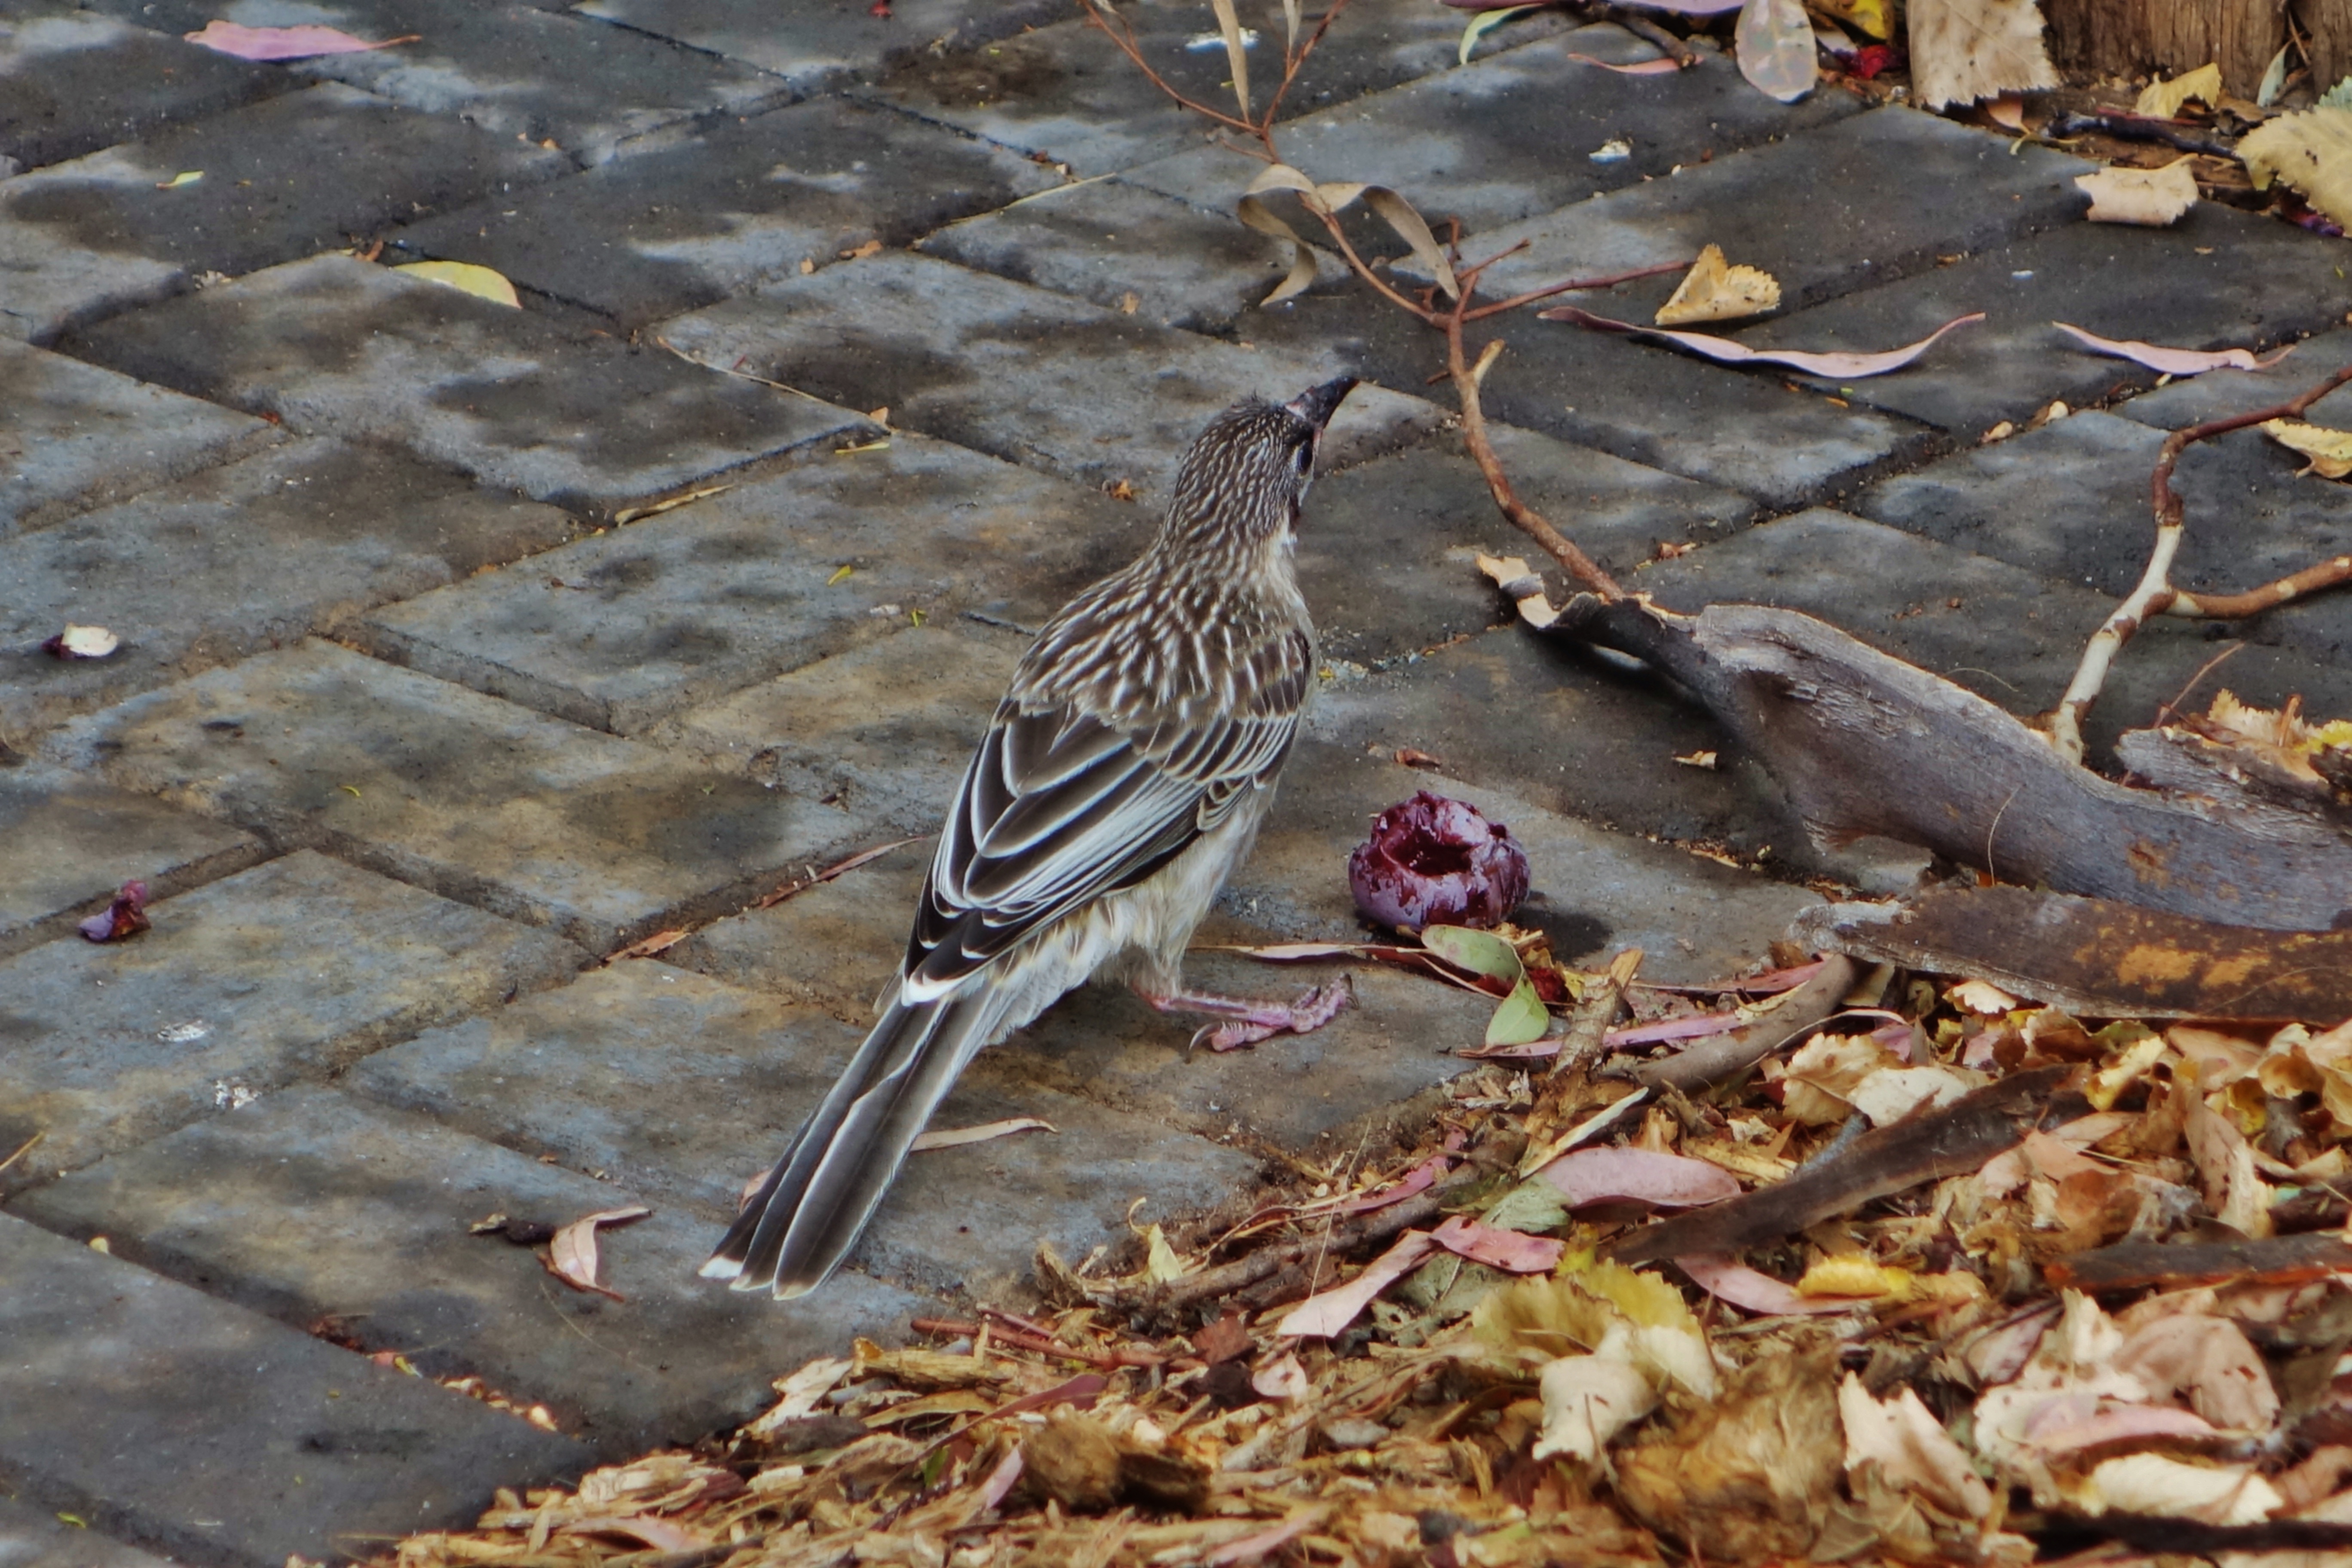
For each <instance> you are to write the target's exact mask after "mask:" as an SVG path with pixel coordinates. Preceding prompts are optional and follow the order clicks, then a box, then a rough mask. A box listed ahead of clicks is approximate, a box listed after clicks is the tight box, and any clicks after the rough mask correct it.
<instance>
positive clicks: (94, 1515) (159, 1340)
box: [0, 1215, 590, 1568]
mask: <svg viewBox="0 0 2352 1568" xmlns="http://www.w3.org/2000/svg"><path fill="white" fill-rule="evenodd" d="M0 1278H5V1279H8V1280H9V1281H10V1288H9V1289H6V1290H5V1291H0V1347H5V1349H0V1408H5V1409H6V1410H7V1412H8V1414H9V1419H8V1420H6V1421H4V1422H0V1470H5V1471H6V1473H7V1474H8V1475H9V1476H10V1478H11V1480H12V1482H13V1483H14V1484H15V1485H16V1486H17V1487H18V1488H20V1489H21V1496H22V1497H28V1498H33V1499H37V1500H38V1506H40V1507H42V1508H44V1509H47V1510H52V1511H53V1512H54V1511H66V1512H71V1513H73V1514H75V1515H76V1517H78V1518H81V1519H84V1520H87V1521H89V1524H90V1525H91V1526H92V1527H93V1528H94V1529H97V1530H102V1531H107V1532H108V1533H109V1534H111V1535H114V1536H117V1537H120V1538H122V1539H125V1540H129V1541H133V1542H139V1543H140V1544H142V1545H143V1546H146V1547H147V1548H149V1549H150V1550H152V1551H153V1552H160V1553H163V1554H165V1555H166V1556H168V1557H169V1558H171V1559H173V1560H176V1561H181V1562H188V1563H211V1564H216V1565H219V1568H280V1565H281V1564H283V1563H285V1561H286V1560H287V1558H289V1556H292V1555H294V1554H296V1553H298V1552H299V1553H300V1554H301V1555H302V1556H304V1557H306V1558H309V1559H311V1560H313V1561H320V1562H323V1561H328V1560H330V1559H332V1558H334V1557H337V1556H341V1555H344V1554H347V1553H358V1552H366V1551H370V1550H373V1548H374V1546H375V1545H376V1544H377V1543H378V1542H382V1541H383V1540H384V1539H386V1538H389V1537H395V1536H401V1535H405V1534H407V1533H408V1532H409V1531H415V1530H436V1529H460V1528H464V1527H466V1526H468V1525H470V1524H471V1523H472V1522H473V1521H474V1520H475V1519H476V1518H477V1517H478V1516H479V1514H480V1513H481V1511H482V1510H483V1509H485V1508H487V1507H488V1506H489V1504H490V1501H491V1493H492V1490H493V1489H495V1488H498V1487H501V1486H505V1487H513V1488H515V1489H518V1490H520V1489H522V1488H525V1487H528V1486H544V1485H547V1484H550V1483H552V1482H559V1481H560V1482H567V1483H568V1482H571V1481H573V1480H576V1479H577V1478H578V1477H579V1475H580V1474H581V1472H582V1471H583V1470H584V1469H586V1468H587V1467H588V1465H589V1463H590V1456H589V1453H588V1450H587V1449H585V1448H583V1447H581V1446H580V1445H579V1444H577V1443H574V1442H572V1441H571V1440H570V1439H568V1438H565V1437H561V1436H555V1435H554V1434H552V1433H548V1432H542V1431H540V1430H539V1429H538V1428H537V1427H534V1426H530V1424H529V1423H528V1422H525V1421H522V1420H520V1419H518V1418H517V1417H515V1416H512V1415H506V1414H504V1413H502V1412H500V1411H496V1410H493V1409H491V1408H490V1407H489V1406H488V1405H483V1404H480V1403H478V1402H477V1401H475V1400H472V1399H468V1398H467V1397H466V1396H464V1395H463V1394H456V1393H453V1392H451V1391H449V1390H447V1389H445V1388H439V1387H436V1386H435V1385H434V1384H429V1383H425V1382H424V1381H422V1380H420V1379H417V1378H414V1377H409V1376H407V1375H405V1374H404V1373H398V1372H395V1371H394V1370H393V1369H391V1368H389V1367H380V1366H374V1365H371V1364H370V1363H368V1362H367V1361H365V1360H363V1359H362V1358H361V1357H359V1356H355V1355H353V1354H352V1353H351V1352H348V1351H342V1350H338V1349H336V1348H335V1347H334V1346H332V1345H330V1344H327V1343H325V1342H321V1341H320V1340H315V1339H312V1338H310V1336H309V1335H307V1334H302V1333H299V1332H296V1331H293V1330H291V1329H289V1328H286V1327H285V1326H283V1325H282V1324H279V1323H275V1322H272V1321H269V1320H268V1318H265V1317H262V1316H260V1315H258V1314H257V1313H254V1312H249V1311H247V1310H245V1309H243V1308H241V1307H234V1306H231V1305H229V1304H228V1303H227V1302H225V1301H219V1300H214V1299H213V1298H212V1297H210V1296H207V1295H205V1294H204V1293H202V1292H201V1291H196V1290H191V1289H188V1288H187V1287H186V1286H184V1285H180V1284H175V1283H174V1282H173V1281H171V1280H168V1279H163V1278H161V1277H160V1276H158V1275H154V1274H151V1273H149V1272H148V1271H147V1270H145V1269H143V1268H133V1267H131V1265H130V1264H127V1263H124V1262H121V1260H119V1259H116V1258H108V1257H105V1256H104V1255H102V1254H100V1253H98V1252H94V1251H92V1250H91V1249H90V1248H89V1247H84V1246H82V1245H80V1244H79V1243H78V1242H72V1241H68V1240H66V1239H65V1238H64V1237H57V1236H52V1235H50V1234H49V1233H48V1232H47V1231H45V1230H42V1229H40V1228H38V1227H37V1226H32V1225H29V1224H27V1223H26V1222H25V1221H23V1220H20V1219H13V1218H10V1217H8V1216H6V1215H0ZM63 1561H64V1563H76V1564H77V1568H79V1564H81V1563H88V1564H89V1565H90V1568H99V1565H100V1564H103V1565H105V1568H117V1565H118V1564H123V1563H124V1562H125V1559H124V1557H123V1555H122V1554H119V1553H108V1554H104V1555H100V1556H95V1557H92V1558H81V1559H77V1558H73V1557H68V1558H66V1559H64V1560H63ZM136 1561H138V1560H137V1559H136V1558H135V1557H133V1558H131V1562H136Z"/></svg>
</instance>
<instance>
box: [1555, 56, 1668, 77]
mask: <svg viewBox="0 0 2352 1568" xmlns="http://www.w3.org/2000/svg"><path fill="white" fill-rule="evenodd" d="M1568 58H1570V59H1572V60H1575V61H1577V62H1578V63H1579V64H1580V65H1588V66H1599V67H1600V68H1601V69H1602V70H1608V71H1615V72H1616V73H1617V74H1618V75H1619V76H1673V75H1675V73H1676V72H1678V71H1680V70H1681V69H1682V67H1680V66H1678V65H1676V64H1675V62H1674V61H1672V60H1669V59H1663V58H1662V59H1654V60H1636V61H1635V62H1634V63H1633V64H1632V65H1630V66H1621V65H1612V64H1611V63H1610V62H1609V61H1607V60H1604V59H1596V58H1593V57H1592V56H1591V55H1574V54H1572V55H1570V56H1569V57H1568Z"/></svg>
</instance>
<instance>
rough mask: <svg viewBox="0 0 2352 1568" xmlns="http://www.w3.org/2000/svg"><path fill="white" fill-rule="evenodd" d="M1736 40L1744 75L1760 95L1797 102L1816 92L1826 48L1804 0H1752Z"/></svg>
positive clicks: (1741, 15) (1743, 13) (1745, 7)
mask: <svg viewBox="0 0 2352 1568" xmlns="http://www.w3.org/2000/svg"><path fill="white" fill-rule="evenodd" d="M1732 36H1733V39H1734V42H1735V47H1736V49H1737V52H1738V58H1739V74H1740V75H1741V76H1744V77H1746V78H1747V79H1748V81H1749V83H1750V84H1751V85H1753V86H1754V87H1755V89H1756V90H1757V91H1759V92H1760V93H1763V94H1764V95H1765V96H1766V97H1768V98H1777V99H1779V100H1780V101H1781V102H1782V103H1794V102H1795V101H1796V100H1799V99H1801V98H1802V97H1804V96H1805V94H1807V93H1809V92H1811V91H1812V90H1813V83H1814V81H1815V80H1816V79H1819V76H1820V65H1819V60H1818V57H1819V55H1820V53H1821V49H1820V46H1819V45H1817V44H1816V43H1815V42H1814V41H1813V19H1812V18H1811V16H1807V15H1805V6H1804V0H1747V4H1745V5H1742V6H1740V8H1739V21H1738V25H1737V26H1735V27H1734V28H1733V33H1732Z"/></svg>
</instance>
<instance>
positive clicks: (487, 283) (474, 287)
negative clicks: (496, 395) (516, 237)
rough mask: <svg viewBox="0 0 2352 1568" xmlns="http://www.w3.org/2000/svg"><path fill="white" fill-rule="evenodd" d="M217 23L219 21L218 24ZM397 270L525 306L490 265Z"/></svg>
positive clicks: (418, 264)
mask: <svg viewBox="0 0 2352 1568" xmlns="http://www.w3.org/2000/svg"><path fill="white" fill-rule="evenodd" d="M215 25H217V24H215ZM393 270H394V272H405V273H406V274H408V275H409V276H410V277H411V278H421V279H424V280H425V281H426V282H428V283H438V284H440V285H441V286H442V287H444V288H446V289H457V292H459V293H460V294H471V295H473V296H474V297H475V298H476V299H478V300H489V301H491V302H492V303H493V304H499V305H505V306H509V307H510V308H512V309H514V310H521V309H522V300H520V299H519V298H518V297H517V296H516V294H515V286H514V285H513V284H511V283H509V282H508V281H507V279H506V275H505V274H504V273H501V272H497V271H493V270H492V269H491V268H488V267H477V266H475V265H474V264H473V263H472V262H470V261H412V262H410V263H408V264H407V265H406V266H404V267H395V268H393Z"/></svg>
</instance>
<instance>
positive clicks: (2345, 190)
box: [2238, 109, 2352, 225]
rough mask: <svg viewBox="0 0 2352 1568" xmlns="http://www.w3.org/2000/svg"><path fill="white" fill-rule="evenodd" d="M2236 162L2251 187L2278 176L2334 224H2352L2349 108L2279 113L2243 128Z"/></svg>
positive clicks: (2264, 185) (2259, 187)
mask: <svg viewBox="0 0 2352 1568" xmlns="http://www.w3.org/2000/svg"><path fill="white" fill-rule="evenodd" d="M2238 161H2239V162H2240V163H2243V164H2245V166H2246V173H2247V174H2251V175H2252V176H2253V180H2254V188H2255V189H2256V190H2258V191H2259V190H2267V189H2268V188H2269V186H2270V183H2271V182H2272V181H2273V180H2283V181H2284V182H2285V183H2286V184H2290V185H2293V186H2294V188H2295V189H2296V190H2298V191H2301V192H2302V193H2303V195H2304V199H2305V201H2308V202H2309V203H2310V204H2311V205H2313V206H2314V207H2315V208H2317V209H2318V210H2319V211H2321V212H2323V213H2325V214H2326V215H2327V216H2329V217H2332V218H2334V219H2335V220H2336V222H2337V223H2340V224H2347V225H2352V109H2311V110H2305V111H2304V112H2303V113H2301V114H2282V115H2280V116H2279V117H2278V118H2277V119H2275V120H2271V121H2264V122H2263V123H2262V124H2261V125H2258V126H2256V127H2254V129H2253V130H2252V131H2250V132H2247V133H2246V136H2245V139H2244V140H2243V141H2242V142H2239V143H2238Z"/></svg>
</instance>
